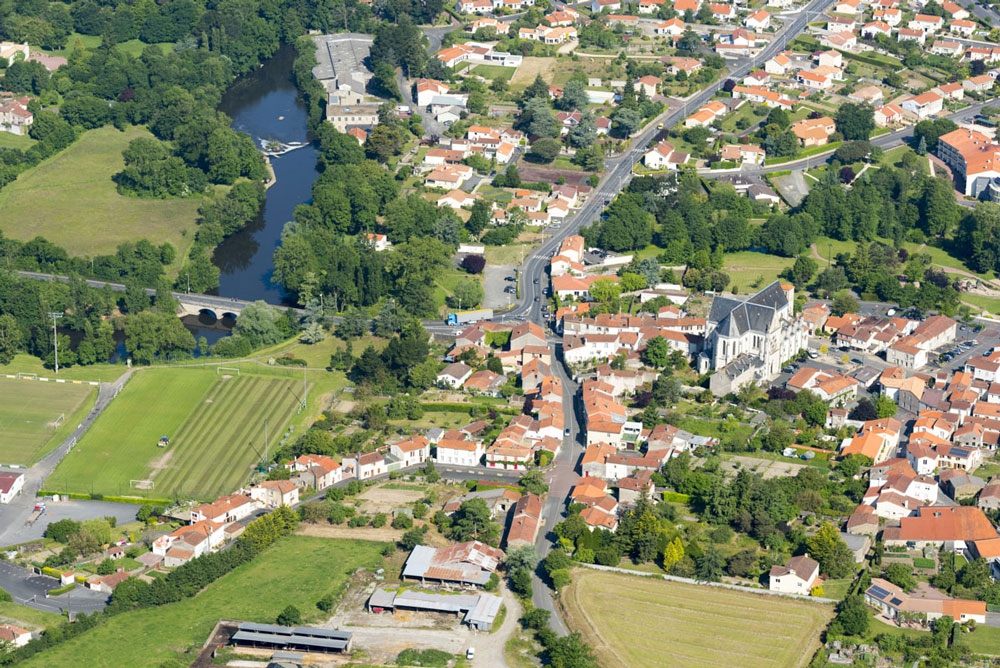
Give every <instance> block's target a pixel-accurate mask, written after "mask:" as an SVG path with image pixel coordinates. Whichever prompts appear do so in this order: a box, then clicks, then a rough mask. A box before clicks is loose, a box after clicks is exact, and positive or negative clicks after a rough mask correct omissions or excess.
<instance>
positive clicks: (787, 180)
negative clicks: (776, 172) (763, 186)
mask: <svg viewBox="0 0 1000 668" xmlns="http://www.w3.org/2000/svg"><path fill="white" fill-rule="evenodd" d="M771 181H772V182H774V186H775V187H776V188H777V189H778V192H779V193H780V194H781V196H782V197H784V198H785V201H786V202H788V203H789V204H791V205H792V206H798V205H799V204H801V203H802V200H804V199H805V197H806V195H808V194H809V186H808V185H807V184H806V179H805V176H803V172H802V170H795V171H793V172H792V173H791V174H787V175H785V176H774V177H771Z"/></svg>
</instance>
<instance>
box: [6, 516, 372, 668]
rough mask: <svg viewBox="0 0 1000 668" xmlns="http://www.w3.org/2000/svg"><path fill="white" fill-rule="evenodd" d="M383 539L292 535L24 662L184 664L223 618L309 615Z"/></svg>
mask: <svg viewBox="0 0 1000 668" xmlns="http://www.w3.org/2000/svg"><path fill="white" fill-rule="evenodd" d="M381 549H382V544H381V543H373V542H365V541H356V540H330V539H326V538H309V537H305V536H289V537H287V538H283V539H282V540H280V541H278V543H277V544H276V545H274V546H273V547H271V548H270V549H269V550H268V551H267V552H265V553H264V554H262V555H260V556H259V557H257V559H255V560H254V561H253V562H251V563H249V564H245V565H243V566H240V567H239V568H237V569H236V570H235V571H233V572H231V573H229V574H227V575H225V576H224V577H222V578H220V579H219V580H218V581H216V582H215V583H213V584H211V585H209V586H208V587H207V588H206V589H205V590H204V591H203V592H201V593H200V594H199V595H198V596H197V597H195V598H189V599H186V600H184V601H180V602H178V603H171V604H169V605H164V606H160V607H158V608H149V609H145V610H139V611H136V612H129V613H125V614H121V615H118V616H116V617H113V618H112V619H110V620H108V621H107V622H106V623H105V624H103V625H101V626H100V627H98V628H96V629H93V630H91V631H88V632H86V633H84V634H83V635H81V636H79V637H78V638H74V639H73V640H70V641H69V642H66V643H63V644H62V645H59V646H58V647H56V648H55V649H52V650H49V651H47V652H43V653H42V654H39V655H37V656H35V657H34V658H33V659H31V660H29V661H26V662H25V663H24V664H23V665H24V666H25V667H26V668H30V667H35V668H41V667H43V666H44V667H45V668H60V667H62V666H65V667H66V668H76V667H77V666H88V667H89V668H118V667H119V666H129V667H130V668H142V667H143V666H148V667H149V668H161V667H169V668H174V667H177V668H180V667H181V666H188V665H190V664H191V661H192V660H193V659H194V654H193V653H191V654H187V653H185V651H186V650H187V649H189V648H193V651H194V652H196V651H199V650H200V649H201V646H202V644H203V643H204V642H205V640H206V639H207V638H208V634H209V633H210V632H211V630H212V627H213V626H215V623H216V622H218V621H219V620H220V619H238V620H241V621H254V622H268V623H274V620H275V618H276V617H277V616H278V613H280V612H281V611H282V610H283V609H284V608H285V606H288V605H294V606H295V607H296V608H298V609H299V610H300V611H301V612H302V614H303V616H304V617H306V618H307V619H313V620H315V619H317V618H318V617H319V616H320V613H319V611H318V610H317V609H316V601H318V600H319V599H320V598H322V597H323V596H324V595H326V594H327V593H330V592H336V591H339V590H340V589H341V588H342V587H343V585H344V583H345V581H346V580H347V577H348V574H349V573H352V572H353V571H354V570H356V569H357V568H359V567H369V568H371V567H374V566H375V565H376V564H377V563H378V561H379V553H380V550H381Z"/></svg>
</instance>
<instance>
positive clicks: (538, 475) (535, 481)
mask: <svg viewBox="0 0 1000 668" xmlns="http://www.w3.org/2000/svg"><path fill="white" fill-rule="evenodd" d="M518 484H519V485H521V488H522V489H523V490H524V491H525V492H527V493H529V494H534V495H536V496H541V495H543V494H545V493H546V492H548V491H549V486H548V485H547V484H545V475H544V474H543V473H542V472H541V471H539V470H534V471H528V472H527V473H524V474H522V475H521V478H520V480H518Z"/></svg>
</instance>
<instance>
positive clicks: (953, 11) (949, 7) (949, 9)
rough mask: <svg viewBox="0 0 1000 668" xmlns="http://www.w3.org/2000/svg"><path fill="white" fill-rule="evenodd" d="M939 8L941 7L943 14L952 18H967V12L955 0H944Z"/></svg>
mask: <svg viewBox="0 0 1000 668" xmlns="http://www.w3.org/2000/svg"><path fill="white" fill-rule="evenodd" d="M941 9H943V10H944V12H945V14H947V15H948V16H950V17H951V18H953V19H959V20H961V19H967V18H969V12H967V11H966V10H965V9H964V8H963V7H962V6H961V5H959V4H958V3H957V2H952V1H951V0H945V1H944V2H942V3H941Z"/></svg>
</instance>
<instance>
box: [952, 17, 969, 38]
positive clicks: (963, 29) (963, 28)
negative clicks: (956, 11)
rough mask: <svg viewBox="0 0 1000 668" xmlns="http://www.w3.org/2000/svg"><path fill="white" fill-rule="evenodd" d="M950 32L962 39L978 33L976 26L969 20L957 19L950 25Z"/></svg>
mask: <svg viewBox="0 0 1000 668" xmlns="http://www.w3.org/2000/svg"><path fill="white" fill-rule="evenodd" d="M948 30H949V31H950V32H952V33H953V34H956V35H960V36H962V37H972V34H973V33H974V32H976V24H975V22H973V21H969V20H968V19H955V20H954V21H952V22H951V23H949V24H948Z"/></svg>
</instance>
